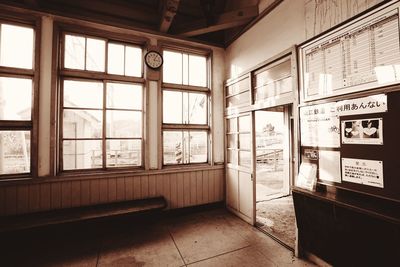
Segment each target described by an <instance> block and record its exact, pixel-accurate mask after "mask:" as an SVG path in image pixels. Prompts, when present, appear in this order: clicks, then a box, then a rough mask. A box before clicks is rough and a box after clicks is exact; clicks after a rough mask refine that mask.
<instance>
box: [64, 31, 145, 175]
mask: <svg viewBox="0 0 400 267" xmlns="http://www.w3.org/2000/svg"><path fill="white" fill-rule="evenodd" d="M62 40H63V42H62V43H63V47H62V50H63V53H62V58H63V60H62V62H63V64H62V65H63V67H62V70H61V73H60V74H61V75H60V86H61V110H62V112H61V113H62V114H61V118H60V122H61V123H60V137H61V138H60V140H61V142H60V156H61V157H62V159H61V162H60V165H61V170H63V171H66V170H82V169H108V168H116V167H119V168H123V167H130V168H132V167H141V166H143V160H142V159H143V95H144V92H143V90H144V89H143V87H144V86H143V84H144V79H143V77H142V76H143V75H142V73H143V71H142V48H141V47H140V46H138V45H135V44H130V43H123V42H115V41H113V40H109V39H106V38H99V37H94V36H86V35H80V34H75V33H64V34H63V36H62Z"/></svg>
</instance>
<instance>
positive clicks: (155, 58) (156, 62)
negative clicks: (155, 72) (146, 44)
mask: <svg viewBox="0 0 400 267" xmlns="http://www.w3.org/2000/svg"><path fill="white" fill-rule="evenodd" d="M144 59H145V62H146V65H147V66H148V67H149V68H152V69H158V68H159V67H161V66H162V64H163V58H162V56H161V54H160V53H158V52H156V51H149V52H147V54H146V55H145V56H144Z"/></svg>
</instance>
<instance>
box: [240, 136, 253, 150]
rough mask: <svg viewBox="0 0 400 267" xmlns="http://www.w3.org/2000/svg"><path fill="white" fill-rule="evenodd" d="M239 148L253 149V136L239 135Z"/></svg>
mask: <svg viewBox="0 0 400 267" xmlns="http://www.w3.org/2000/svg"><path fill="white" fill-rule="evenodd" d="M239 148H240V149H248V150H250V149H251V135H250V134H239Z"/></svg>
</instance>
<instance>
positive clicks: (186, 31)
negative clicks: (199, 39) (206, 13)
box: [174, 6, 258, 37]
mask: <svg viewBox="0 0 400 267" xmlns="http://www.w3.org/2000/svg"><path fill="white" fill-rule="evenodd" d="M257 16H258V6H251V7H245V8H240V9H237V10H234V11H229V12H226V13H223V14H219V15H217V16H216V17H215V23H214V24H213V25H208V23H207V20H206V19H201V20H196V21H193V22H190V23H185V24H183V25H180V26H178V27H176V28H175V29H174V33H175V34H178V35H181V36H186V37H190V36H197V35H201V34H205V33H209V32H216V31H220V30H225V29H229V28H233V27H237V26H241V25H244V24H247V23H249V22H250V21H251V20H252V19H253V18H255V17H257Z"/></svg>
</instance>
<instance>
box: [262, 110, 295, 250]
mask: <svg viewBox="0 0 400 267" xmlns="http://www.w3.org/2000/svg"><path fill="white" fill-rule="evenodd" d="M254 120H255V123H254V130H255V156H256V159H255V174H256V175H255V177H256V226H257V227H258V228H260V229H261V230H262V231H264V232H266V233H267V234H269V235H271V236H272V237H274V238H275V239H277V240H278V241H280V242H281V243H283V244H284V245H286V246H287V247H289V248H292V249H294V247H295V240H296V234H295V233H296V230H295V229H296V224H295V213H294V207H293V199H292V196H291V195H290V185H291V170H290V168H291V165H290V157H291V156H290V154H291V153H290V147H291V146H290V143H291V142H290V139H291V135H290V134H289V133H290V106H289V105H286V106H280V107H274V108H269V109H263V110H257V111H255V112H254Z"/></svg>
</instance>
